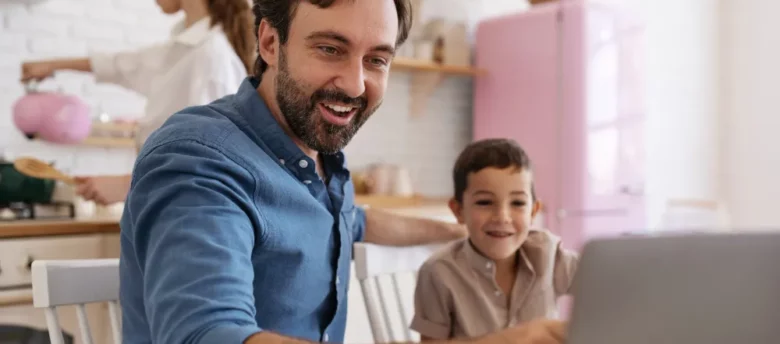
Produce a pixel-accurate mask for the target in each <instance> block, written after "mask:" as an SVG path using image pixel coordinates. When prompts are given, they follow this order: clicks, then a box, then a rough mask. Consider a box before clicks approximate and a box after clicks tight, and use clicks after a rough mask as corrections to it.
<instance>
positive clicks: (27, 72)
mask: <svg viewBox="0 0 780 344" xmlns="http://www.w3.org/2000/svg"><path fill="white" fill-rule="evenodd" d="M65 69H66V70H73V71H79V72H92V64H91V63H90V62H89V59H87V58H75V59H61V60H48V61H36V62H25V63H22V79H21V82H28V81H30V80H36V81H40V80H43V79H46V78H50V77H52V76H54V72H56V71H58V70H65Z"/></svg>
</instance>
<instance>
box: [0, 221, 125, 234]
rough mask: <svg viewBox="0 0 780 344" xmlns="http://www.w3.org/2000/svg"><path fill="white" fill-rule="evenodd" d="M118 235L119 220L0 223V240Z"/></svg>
mask: <svg viewBox="0 0 780 344" xmlns="http://www.w3.org/2000/svg"><path fill="white" fill-rule="evenodd" d="M99 233H119V219H117V218H94V219H74V220H21V221H7V222H0V239H10V238H25V237H39V236H54V235H78V234H99Z"/></svg>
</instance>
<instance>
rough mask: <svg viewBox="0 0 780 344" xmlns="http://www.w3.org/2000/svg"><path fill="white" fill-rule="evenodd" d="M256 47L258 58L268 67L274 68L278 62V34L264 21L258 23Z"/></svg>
mask: <svg viewBox="0 0 780 344" xmlns="http://www.w3.org/2000/svg"><path fill="white" fill-rule="evenodd" d="M257 46H258V50H259V52H260V58H262V59H263V61H265V63H266V64H268V67H269V68H271V67H276V63H277V61H279V49H280V47H279V32H278V31H277V30H276V29H275V28H273V27H272V26H271V24H270V23H269V22H268V20H266V19H263V20H262V21H260V26H259V27H258V28H257Z"/></svg>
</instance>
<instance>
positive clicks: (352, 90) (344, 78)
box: [336, 61, 366, 98]
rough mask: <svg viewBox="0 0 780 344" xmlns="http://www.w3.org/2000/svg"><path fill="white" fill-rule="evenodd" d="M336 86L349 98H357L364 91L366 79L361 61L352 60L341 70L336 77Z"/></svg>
mask: <svg viewBox="0 0 780 344" xmlns="http://www.w3.org/2000/svg"><path fill="white" fill-rule="evenodd" d="M336 87H338V88H339V89H340V90H341V91H343V92H344V93H345V94H346V95H347V96H349V97H351V98H358V97H360V96H362V95H363V93H365V92H366V80H365V74H364V73H363V62H362V61H359V63H358V62H352V63H350V64H349V65H348V66H346V67H344V68H343V69H342V70H341V75H339V77H338V78H337V79H336Z"/></svg>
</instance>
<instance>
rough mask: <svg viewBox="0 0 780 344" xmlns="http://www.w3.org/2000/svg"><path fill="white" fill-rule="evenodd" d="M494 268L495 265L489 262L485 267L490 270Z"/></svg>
mask: <svg viewBox="0 0 780 344" xmlns="http://www.w3.org/2000/svg"><path fill="white" fill-rule="evenodd" d="M492 266H493V264H491V263H490V262H487V263H486V264H485V267H486V268H488V269H490V267H492Z"/></svg>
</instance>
